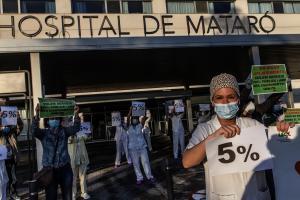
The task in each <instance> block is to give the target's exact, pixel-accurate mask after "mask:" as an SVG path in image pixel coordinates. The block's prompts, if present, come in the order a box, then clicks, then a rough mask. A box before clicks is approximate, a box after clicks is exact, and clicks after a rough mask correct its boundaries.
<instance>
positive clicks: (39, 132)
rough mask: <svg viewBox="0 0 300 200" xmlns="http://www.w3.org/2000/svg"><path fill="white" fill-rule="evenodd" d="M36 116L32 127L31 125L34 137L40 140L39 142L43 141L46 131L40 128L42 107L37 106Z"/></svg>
mask: <svg viewBox="0 0 300 200" xmlns="http://www.w3.org/2000/svg"><path fill="white" fill-rule="evenodd" d="M35 112H36V114H35V116H34V118H33V120H32V125H31V131H32V135H33V136H34V137H36V138H38V139H39V140H42V139H43V137H44V135H45V133H46V130H45V129H41V128H40V114H39V113H40V105H39V104H37V106H36V108H35Z"/></svg>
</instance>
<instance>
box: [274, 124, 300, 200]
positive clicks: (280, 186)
mask: <svg viewBox="0 0 300 200" xmlns="http://www.w3.org/2000/svg"><path fill="white" fill-rule="evenodd" d="M290 135H291V136H289V137H282V135H280V134H278V131H277V130H276V127H270V128H269V138H270V139H269V145H268V147H269V149H270V152H271V153H272V155H273V157H274V159H273V162H274V168H273V177H274V183H275V192H276V199H277V200H287V199H288V200H298V199H299V197H300V190H299V185H300V154H299V149H300V126H299V125H296V127H294V128H293V129H291V130H290Z"/></svg>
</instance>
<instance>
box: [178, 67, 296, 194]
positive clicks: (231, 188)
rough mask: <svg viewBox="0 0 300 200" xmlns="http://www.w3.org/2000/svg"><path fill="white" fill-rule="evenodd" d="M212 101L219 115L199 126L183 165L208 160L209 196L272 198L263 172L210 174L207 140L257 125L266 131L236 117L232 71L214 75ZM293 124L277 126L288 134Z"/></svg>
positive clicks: (235, 85) (237, 97)
mask: <svg viewBox="0 0 300 200" xmlns="http://www.w3.org/2000/svg"><path fill="white" fill-rule="evenodd" d="M210 100H211V103H212V106H213V107H214V111H215V113H216V115H214V116H212V119H211V120H210V121H208V122H206V123H201V124H199V125H198V126H197V128H196V130H195V131H194V133H193V135H192V138H191V139H190V142H189V144H188V146H187V148H186V151H185V152H184V154H183V166H184V167H185V168H190V167H193V166H195V165H198V164H200V163H201V162H202V161H205V163H204V167H205V179H206V192H207V193H206V196H207V197H206V199H209V200H220V199H221V200H223V199H226V200H233V199H242V200H269V199H270V194H269V190H268V187H267V183H266V179H265V174H264V171H259V172H253V171H248V172H236V173H231V174H222V175H214V176H212V175H211V173H210V169H208V167H207V162H206V159H205V158H206V153H207V152H206V145H207V143H208V142H210V141H213V140H216V139H217V138H219V137H225V138H232V137H235V136H236V135H239V134H243V129H245V128H250V127H255V126H257V127H262V129H263V130H264V126H263V125H262V124H260V123H259V122H258V121H256V120H253V119H250V118H246V117H237V113H238V111H239V101H240V91H239V87H238V83H237V81H236V78H235V77H234V76H232V75H230V74H226V73H224V74H220V75H217V76H215V77H213V79H212V80H211V83H210ZM291 126H293V124H291V125H290V124H289V123H286V122H283V121H281V122H277V129H278V131H281V132H285V133H287V132H288V130H289V128H290V127H291ZM263 133H264V131H263ZM216 151H217V149H216Z"/></svg>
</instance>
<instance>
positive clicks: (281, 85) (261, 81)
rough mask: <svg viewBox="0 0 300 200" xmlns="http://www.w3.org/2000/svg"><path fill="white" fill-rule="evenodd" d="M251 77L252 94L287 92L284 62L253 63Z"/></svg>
mask: <svg viewBox="0 0 300 200" xmlns="http://www.w3.org/2000/svg"><path fill="white" fill-rule="evenodd" d="M251 78H252V89H253V94H254V95H259V94H272V93H282V92H287V72H286V67H285V65H284V64H274V65H253V66H252V70H251Z"/></svg>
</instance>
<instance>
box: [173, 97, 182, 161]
mask: <svg viewBox="0 0 300 200" xmlns="http://www.w3.org/2000/svg"><path fill="white" fill-rule="evenodd" d="M177 101H178V100H177ZM183 111H184V107H183V105H181V106H179V105H176V102H175V105H174V108H173V111H172V112H171V113H169V118H170V119H171V121H172V131H173V155H174V158H175V159H178V154H179V152H178V151H179V149H178V145H180V151H181V155H182V154H183V152H184V146H185V145H184V127H183V124H182V118H183V115H184V113H183Z"/></svg>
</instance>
